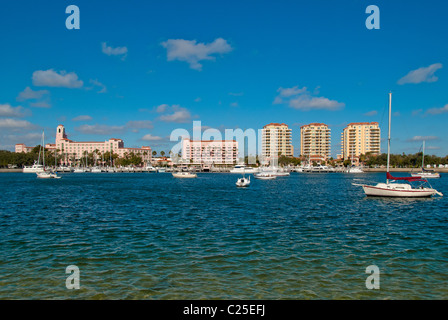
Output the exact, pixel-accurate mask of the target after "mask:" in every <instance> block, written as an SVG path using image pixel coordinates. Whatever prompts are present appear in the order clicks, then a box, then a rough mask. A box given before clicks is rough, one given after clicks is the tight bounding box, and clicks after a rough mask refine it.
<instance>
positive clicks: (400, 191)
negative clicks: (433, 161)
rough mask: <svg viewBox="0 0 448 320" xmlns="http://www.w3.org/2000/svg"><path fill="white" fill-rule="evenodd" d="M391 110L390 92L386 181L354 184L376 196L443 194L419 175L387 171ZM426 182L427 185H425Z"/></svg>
mask: <svg viewBox="0 0 448 320" xmlns="http://www.w3.org/2000/svg"><path fill="white" fill-rule="evenodd" d="M391 110H392V92H390V93H389V131H388V138H387V172H386V183H378V184H376V185H366V184H355V183H353V185H358V186H362V188H363V190H364V193H365V194H366V195H367V196H376V197H395V198H424V197H431V196H433V195H436V194H437V195H440V196H443V194H442V193H441V192H439V191H437V190H435V189H433V188H432V187H431V186H430V185H429V184H428V182H427V181H426V180H424V179H422V178H421V177H420V176H417V177H399V178H398V177H393V176H392V175H391V174H390V172H389V164H390V127H391ZM394 181H406V182H407V183H395V182H394ZM410 182H421V184H420V185H419V186H416V187H414V186H412V185H411V184H410ZM426 184H428V185H429V187H426V186H425V185H426Z"/></svg>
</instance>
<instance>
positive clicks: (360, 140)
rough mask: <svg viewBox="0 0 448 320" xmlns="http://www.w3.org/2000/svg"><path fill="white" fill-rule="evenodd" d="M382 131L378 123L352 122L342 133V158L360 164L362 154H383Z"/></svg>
mask: <svg viewBox="0 0 448 320" xmlns="http://www.w3.org/2000/svg"><path fill="white" fill-rule="evenodd" d="M380 145H381V131H380V127H379V124H378V122H352V123H349V124H348V125H347V127H345V128H344V131H343V132H342V133H341V158H342V159H344V160H352V159H353V160H354V162H355V163H356V162H359V157H360V155H362V154H366V153H368V152H369V153H370V154H372V155H379V154H381V149H380Z"/></svg>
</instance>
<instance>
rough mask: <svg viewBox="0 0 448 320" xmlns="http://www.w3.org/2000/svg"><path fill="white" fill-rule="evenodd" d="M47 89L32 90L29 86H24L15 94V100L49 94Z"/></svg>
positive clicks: (36, 98)
mask: <svg viewBox="0 0 448 320" xmlns="http://www.w3.org/2000/svg"><path fill="white" fill-rule="evenodd" d="M49 93H50V92H49V91H48V90H36V91H34V90H33V89H31V88H30V87H26V88H25V90H23V91H22V92H20V93H19V95H18V96H17V98H16V99H17V101H25V100H38V99H41V98H42V97H43V96H44V95H47V94H49Z"/></svg>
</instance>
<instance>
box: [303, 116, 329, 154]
mask: <svg viewBox="0 0 448 320" xmlns="http://www.w3.org/2000/svg"><path fill="white" fill-rule="evenodd" d="M300 155H301V156H302V157H305V159H306V161H307V162H310V163H312V162H314V161H315V162H317V163H322V162H323V161H327V160H328V159H329V158H330V157H331V129H330V128H329V127H328V125H326V124H324V123H310V124H307V125H304V126H301V127H300Z"/></svg>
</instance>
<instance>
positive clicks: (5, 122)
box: [0, 118, 36, 130]
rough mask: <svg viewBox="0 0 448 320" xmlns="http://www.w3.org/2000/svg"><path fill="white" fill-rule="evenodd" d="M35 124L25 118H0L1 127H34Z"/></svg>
mask: <svg viewBox="0 0 448 320" xmlns="http://www.w3.org/2000/svg"><path fill="white" fill-rule="evenodd" d="M35 127H36V126H35V125H34V124H32V123H31V122H29V121H26V120H17V119H11V118H4V119H0V128H1V129H21V130H22V129H34V128H35Z"/></svg>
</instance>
